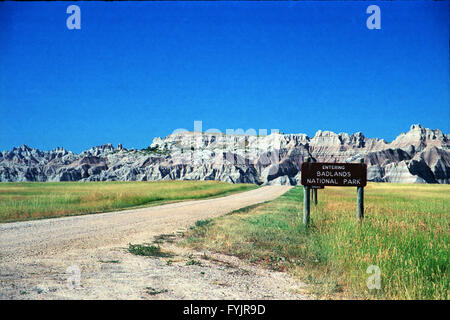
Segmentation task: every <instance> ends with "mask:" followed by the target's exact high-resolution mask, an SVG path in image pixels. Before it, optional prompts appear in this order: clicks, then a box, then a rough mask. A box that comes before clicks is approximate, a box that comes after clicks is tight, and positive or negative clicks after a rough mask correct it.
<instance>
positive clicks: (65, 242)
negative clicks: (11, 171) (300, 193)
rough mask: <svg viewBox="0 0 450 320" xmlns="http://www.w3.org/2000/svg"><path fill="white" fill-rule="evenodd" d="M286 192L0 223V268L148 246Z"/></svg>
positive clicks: (265, 189) (283, 188) (257, 192)
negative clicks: (157, 238) (199, 222)
mask: <svg viewBox="0 0 450 320" xmlns="http://www.w3.org/2000/svg"><path fill="white" fill-rule="evenodd" d="M289 188H290V187H288V186H265V187H261V188H258V189H255V190H251V191H247V192H243V193H238V194H233V195H230V196H226V197H221V198H214V199H207V200H194V201H185V202H179V203H172V204H166V205H161V206H154V207H149V208H140V209H133V210H123V211H117V212H108V213H99V214H92V215H81V216H73V217H61V218H52V219H43V220H35V221H25V222H14V223H4V224H0V261H1V262H0V265H1V264H2V262H3V263H6V262H9V263H18V264H20V262H21V259H22V258H25V259H29V258H30V257H33V256H35V257H43V256H48V255H51V256H54V255H56V254H58V253H59V252H67V251H68V250H74V249H75V250H79V249H92V248H100V247H109V246H117V245H126V244H127V243H130V242H131V243H133V242H139V241H141V242H142V241H144V242H145V241H150V240H152V238H153V237H154V236H155V235H158V234H162V233H170V232H175V231H177V230H179V229H181V228H186V227H188V226H189V225H192V224H193V223H195V221H197V220H199V219H206V218H211V217H215V216H219V215H223V214H226V213H228V212H231V211H233V210H236V209H240V208H243V207H246V206H249V205H253V204H257V203H261V202H264V201H268V200H273V199H275V198H277V197H279V196H280V195H282V194H283V193H285V192H286V191H287V190H289Z"/></svg>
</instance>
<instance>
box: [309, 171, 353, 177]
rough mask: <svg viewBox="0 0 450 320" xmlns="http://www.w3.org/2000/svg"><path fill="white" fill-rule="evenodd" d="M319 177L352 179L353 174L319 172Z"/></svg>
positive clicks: (346, 172)
mask: <svg viewBox="0 0 450 320" xmlns="http://www.w3.org/2000/svg"><path fill="white" fill-rule="evenodd" d="M317 176H318V177H344V178H350V177H351V176H352V174H351V173H350V172H348V171H335V172H332V171H317Z"/></svg>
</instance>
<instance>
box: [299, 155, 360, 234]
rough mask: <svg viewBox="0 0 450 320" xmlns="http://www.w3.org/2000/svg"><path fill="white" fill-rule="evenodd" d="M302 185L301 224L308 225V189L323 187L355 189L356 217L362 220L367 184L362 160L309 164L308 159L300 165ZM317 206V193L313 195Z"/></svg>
mask: <svg viewBox="0 0 450 320" xmlns="http://www.w3.org/2000/svg"><path fill="white" fill-rule="evenodd" d="M301 173H302V180H301V182H302V185H303V188H304V199H303V201H304V202H303V223H304V224H305V225H309V220H310V189H311V188H314V189H313V190H314V191H315V192H317V189H316V188H319V187H324V186H343V187H357V210H356V213H357V217H358V219H360V221H362V219H363V218H364V187H365V186H366V184H367V165H365V164H364V159H360V163H324V162H310V159H309V158H306V159H305V162H303V163H302V168H301ZM313 196H314V203H315V204H317V193H316V194H315V195H314V194H313Z"/></svg>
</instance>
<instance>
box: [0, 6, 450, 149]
mask: <svg viewBox="0 0 450 320" xmlns="http://www.w3.org/2000/svg"><path fill="white" fill-rule="evenodd" d="M70 4H72V3H70V2H64V3H18V2H15V3H0V150H6V149H11V148H12V147H14V146H18V145H22V144H27V145H29V146H32V147H37V148H40V149H44V150H49V149H53V148H54V147H57V146H64V147H66V148H67V149H69V150H73V151H75V152H79V151H81V150H84V149H87V148H89V147H91V146H93V145H100V144H104V143H113V144H118V143H123V144H124V146H125V147H128V148H131V147H135V148H143V147H146V146H148V145H149V144H150V143H151V141H152V139H153V137H155V136H166V135H168V134H170V133H171V132H173V130H175V129H177V128H186V129H189V130H193V122H194V120H201V121H202V122H203V129H209V128H217V129H219V130H221V131H225V130H226V129H237V128H242V129H244V130H247V129H250V128H253V129H256V130H258V129H268V130H270V129H279V130H280V131H283V132H285V133H306V134H308V135H310V136H312V135H314V133H315V132H316V131H317V130H319V129H321V130H332V131H335V132H348V133H353V132H357V131H362V132H363V133H364V134H365V135H366V136H368V137H380V138H385V139H387V140H392V139H394V138H395V136H396V135H398V134H400V133H401V132H405V131H408V130H409V127H410V125H411V124H414V123H421V124H422V125H424V126H426V127H430V128H433V129H434V128H439V129H441V130H442V131H444V133H449V131H450V130H449V129H450V124H449V123H450V120H449V119H450V114H449V65H448V63H449V47H448V45H449V42H448V40H449V38H448V37H449V36H448V32H449V30H448V24H449V18H448V2H446V1H444V2H435V1H430V2H376V1H375V2H370V3H369V2H347V3H344V2H320V3H319V2H281V3H277V2H266V3H260V2H248V3H243V2H239V3H238V2H232V3H228V2H209V3H203V2H194V3H192V2H191V3H183V2H166V3H150V2H147V3H133V2H122V3H115V2H114V3H111V2H101V3H84V2H77V3H76V4H77V5H79V7H80V8H81V30H68V29H67V27H66V19H67V17H68V16H69V15H68V14H66V8H67V6H68V5H70ZM369 4H377V5H379V7H380V9H381V30H369V29H367V27H366V19H367V17H368V16H369V14H367V13H366V8H367V6H368V5H369Z"/></svg>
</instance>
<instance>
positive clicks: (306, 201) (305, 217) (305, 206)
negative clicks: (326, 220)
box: [302, 157, 310, 226]
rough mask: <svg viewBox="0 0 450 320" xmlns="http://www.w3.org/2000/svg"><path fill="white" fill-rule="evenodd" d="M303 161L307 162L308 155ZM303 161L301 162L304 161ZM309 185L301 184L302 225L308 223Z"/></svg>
mask: <svg viewBox="0 0 450 320" xmlns="http://www.w3.org/2000/svg"><path fill="white" fill-rule="evenodd" d="M305 162H306V163H308V162H309V157H308V158H306V159H305ZM305 162H303V163H305ZM302 176H303V172H302ZM309 188H310V187H309V186H306V185H303V224H304V225H307V226H308V225H309V209H310V204H309V191H310V190H309Z"/></svg>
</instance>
